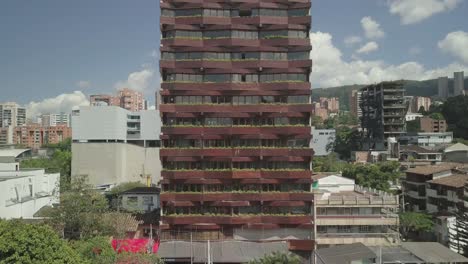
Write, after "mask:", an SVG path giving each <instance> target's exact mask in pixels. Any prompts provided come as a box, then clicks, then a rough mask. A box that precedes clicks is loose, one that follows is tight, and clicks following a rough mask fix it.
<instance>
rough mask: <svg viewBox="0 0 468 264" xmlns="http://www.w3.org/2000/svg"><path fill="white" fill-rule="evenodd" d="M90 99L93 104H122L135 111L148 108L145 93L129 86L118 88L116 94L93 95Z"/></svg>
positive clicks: (123, 106) (121, 105)
mask: <svg viewBox="0 0 468 264" xmlns="http://www.w3.org/2000/svg"><path fill="white" fill-rule="evenodd" d="M89 101H90V104H91V105H92V106H96V105H103V104H104V105H107V106H120V107H122V108H124V109H127V110H128V111H133V112H137V111H141V110H146V109H147V108H148V107H147V106H148V105H147V102H146V100H145V99H144V97H143V93H141V92H138V91H134V90H131V89H128V88H124V89H120V90H118V91H117V94H116V95H109V94H97V95H91V96H90V97H89Z"/></svg>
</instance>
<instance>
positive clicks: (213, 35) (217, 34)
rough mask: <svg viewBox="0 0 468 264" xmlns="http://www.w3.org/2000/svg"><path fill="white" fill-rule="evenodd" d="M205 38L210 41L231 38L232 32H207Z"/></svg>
mask: <svg viewBox="0 0 468 264" xmlns="http://www.w3.org/2000/svg"><path fill="white" fill-rule="evenodd" d="M203 37H204V38H208V39H218V38H229V37H231V32H230V31H229V30H215V31H205V32H204V33H203Z"/></svg>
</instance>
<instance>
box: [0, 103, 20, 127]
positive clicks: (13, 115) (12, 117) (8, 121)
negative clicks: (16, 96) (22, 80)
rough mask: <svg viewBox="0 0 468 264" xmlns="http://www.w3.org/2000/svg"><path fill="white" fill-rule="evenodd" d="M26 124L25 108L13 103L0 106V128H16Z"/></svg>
mask: <svg viewBox="0 0 468 264" xmlns="http://www.w3.org/2000/svg"><path fill="white" fill-rule="evenodd" d="M24 124H26V108H24V107H21V106H19V105H18V104H17V103H14V102H7V103H2V104H0V127H9V126H13V127H17V126H21V125H24Z"/></svg>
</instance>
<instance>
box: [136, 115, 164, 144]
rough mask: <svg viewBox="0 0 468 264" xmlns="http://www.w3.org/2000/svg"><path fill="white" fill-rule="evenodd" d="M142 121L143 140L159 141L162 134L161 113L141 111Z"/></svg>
mask: <svg viewBox="0 0 468 264" xmlns="http://www.w3.org/2000/svg"><path fill="white" fill-rule="evenodd" d="M139 113H140V120H141V136H140V137H141V139H142V140H155V139H158V140H159V135H160V134H161V117H160V115H159V111H156V110H146V111H140V112H139Z"/></svg>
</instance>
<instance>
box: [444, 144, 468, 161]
mask: <svg viewBox="0 0 468 264" xmlns="http://www.w3.org/2000/svg"><path fill="white" fill-rule="evenodd" d="M444 161H447V162H459V163H468V146H467V145H465V144H462V143H457V144H454V145H452V146H450V147H448V148H446V149H445V150H444Z"/></svg>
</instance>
